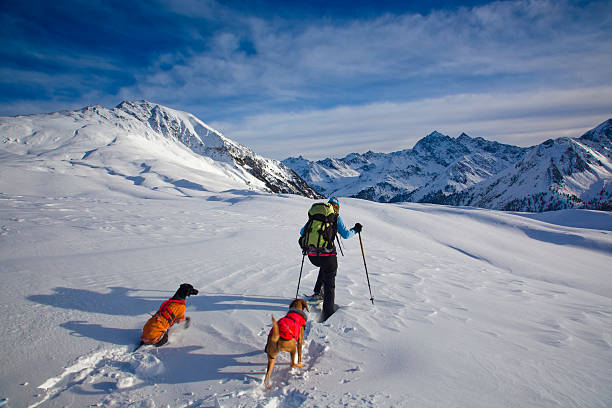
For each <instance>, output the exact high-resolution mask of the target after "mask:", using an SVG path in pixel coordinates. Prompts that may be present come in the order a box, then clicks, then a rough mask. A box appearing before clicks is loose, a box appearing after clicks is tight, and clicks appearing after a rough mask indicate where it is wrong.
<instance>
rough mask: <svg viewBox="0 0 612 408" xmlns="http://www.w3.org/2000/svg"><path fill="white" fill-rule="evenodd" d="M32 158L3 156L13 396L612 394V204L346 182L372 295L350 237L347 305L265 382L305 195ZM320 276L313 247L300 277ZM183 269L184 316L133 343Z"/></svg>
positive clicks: (462, 399) (75, 402) (275, 400)
mask: <svg viewBox="0 0 612 408" xmlns="http://www.w3.org/2000/svg"><path fill="white" fill-rule="evenodd" d="M118 142H119V143H120V140H119V141H118ZM11 163H12V164H11V166H13V165H14V162H11ZM28 163H29V164H28V165H27V166H21V167H19V168H18V170H19V171H16V170H15V169H14V168H13V167H10V166H9V167H5V166H4V165H3V164H2V169H1V170H2V171H1V172H0V191H1V192H2V193H1V194H0V279H1V280H2V283H3V284H2V286H1V287H0V295H1V296H0V299H1V300H0V306H2V310H3V313H2V315H1V316H0V335H1V337H2V339H3V347H2V348H0V361H2V370H1V374H0V404H3V406H10V407H28V406H30V407H63V406H79V407H81V406H114V407H135V406H136V407H160V406H172V407H321V406H333V407H398V406H418V407H425V408H427V407H440V406H466V407H483V408H484V407H487V408H491V407H493V408H495V407H507V406H530V407H531V406H533V407H558V406H584V407H601V408H604V407H608V406H610V403H611V402H612V392H611V391H610V387H609V384H610V383H611V382H612V337H611V336H610V333H612V297H611V295H610V294H611V293H612V280H611V279H610V268H609V265H610V264H611V262H612V238H611V235H610V234H611V233H612V215H611V214H610V213H605V212H597V211H588V210H564V211H559V212H549V213H545V214H525V213H504V212H498V211H492V210H484V209H475V208H471V209H466V208H453V207H445V206H436V205H424V204H401V205H400V204H381V203H374V202H370V201H364V200H358V199H350V198H341V200H342V216H343V218H344V220H345V222H347V223H348V224H352V223H353V222H360V223H362V224H363V226H364V227H363V232H362V239H363V244H364V250H365V256H366V259H367V265H368V270H369V279H370V282H371V286H372V291H373V295H374V298H375V304H374V305H372V304H371V302H370V300H369V297H370V296H369V291H368V286H367V282H366V276H365V270H364V266H363V260H362V257H361V250H360V247H359V241H358V239H357V238H352V239H350V240H346V241H344V242H343V243H344V253H345V256H344V257H339V270H338V275H337V280H336V303H337V304H339V305H340V308H339V309H338V310H337V311H336V313H335V314H334V315H333V316H331V318H330V319H329V320H327V321H326V322H325V323H317V322H316V321H317V313H319V312H318V310H317V309H316V307H313V309H311V312H310V319H309V321H308V323H307V326H306V335H305V339H306V344H305V345H304V355H303V361H304V368H303V369H291V368H290V366H289V357H288V355H283V354H281V355H279V357H278V363H277V365H276V369H275V370H274V373H273V375H272V388H271V389H270V390H266V389H265V388H264V386H263V384H262V379H263V377H264V374H265V368H266V361H267V360H266V355H265V353H264V352H263V348H264V346H265V343H266V338H267V335H268V333H269V331H270V327H271V318H270V316H271V315H273V316H274V317H275V318H277V319H278V318H280V317H282V316H284V315H285V314H286V313H287V309H288V305H289V302H290V301H291V300H292V298H293V296H294V295H295V293H296V289H297V281H298V276H299V271H300V262H301V259H302V256H301V251H300V249H299V247H298V245H297V234H298V231H299V229H300V227H301V226H302V225H303V223H304V222H305V221H306V213H307V209H308V208H309V207H310V205H311V204H312V202H313V201H312V200H310V199H307V198H304V197H300V196H296V195H271V194H266V193H264V192H258V191H253V190H240V189H234V190H228V191H221V192H220V191H214V188H213V186H211V185H209V184H206V183H204V181H202V183H203V184H202V189H201V190H198V192H197V195H195V194H194V195H193V196H191V197H186V196H177V195H173V194H168V193H167V192H166V191H163V190H161V189H158V190H146V191H147V194H146V195H144V194H143V188H142V186H141V185H137V184H135V183H131V182H129V183H128V182H126V181H125V180H124V179H123V178H119V177H109V176H108V174H106V173H105V172H97V171H93V172H91V173H90V174H89V175H88V177H87V178H83V177H82V176H81V175H79V174H74V173H69V172H68V173H66V172H62V173H60V172H53V171H51V170H50V169H48V168H43V170H41V169H38V168H36V167H35V165H33V164H32V163H31V162H28ZM154 169H155V166H152V168H151V169H150V171H154ZM143 170H144V169H143ZM145 174H146V173H145ZM145 182H146V181H145ZM316 276H317V268H315V267H313V266H312V265H310V264H309V263H308V261H306V263H305V265H304V270H303V274H302V277H301V287H300V289H299V293H303V292H310V291H311V290H312V287H313V285H314V283H315V280H316ZM183 282H189V283H192V284H193V285H194V286H195V287H196V288H198V289H199V290H200V293H199V294H198V295H197V296H192V297H190V298H189V299H187V303H186V306H187V315H188V316H190V317H191V326H190V328H189V329H187V330H185V329H184V328H183V327H182V325H176V326H175V327H173V328H172V329H171V332H170V342H169V344H167V345H165V346H164V347H161V348H159V349H155V348H151V347H144V348H141V349H140V350H138V351H137V352H135V353H133V352H132V350H133V349H134V347H135V345H136V344H137V342H138V340H139V336H140V333H141V330H142V327H143V325H144V323H145V322H146V320H147V319H148V318H149V316H150V314H151V313H153V312H155V311H156V310H157V309H158V307H159V305H160V304H161V302H163V301H164V300H165V299H167V298H168V297H170V296H172V294H173V293H174V291H175V290H176V288H177V287H178V285H179V284H181V283H183ZM0 406H1V405H0Z"/></svg>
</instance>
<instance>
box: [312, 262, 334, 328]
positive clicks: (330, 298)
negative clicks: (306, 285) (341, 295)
mask: <svg viewBox="0 0 612 408" xmlns="http://www.w3.org/2000/svg"><path fill="white" fill-rule="evenodd" d="M308 260H310V263H312V264H313V265H314V266H318V267H319V268H320V269H319V276H317V283H316V284H315V293H319V291H320V290H321V285H323V320H327V318H328V317H329V316H331V315H332V314H333V313H334V300H335V297H336V272H337V271H338V258H337V257H336V255H331V256H312V255H308Z"/></svg>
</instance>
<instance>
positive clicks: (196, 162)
mask: <svg viewBox="0 0 612 408" xmlns="http://www.w3.org/2000/svg"><path fill="white" fill-rule="evenodd" d="M0 149H2V152H4V154H5V156H4V157H6V158H8V157H10V158H13V159H15V158H17V157H19V160H21V161H23V160H24V159H27V158H31V159H32V160H37V161H39V162H41V161H44V162H45V163H47V165H49V166H50V164H49V163H50V162H53V161H55V162H56V164H57V165H60V166H61V165H65V166H67V167H81V168H82V167H87V168H90V169H101V170H104V171H106V172H107V173H108V174H110V175H121V176H123V177H124V178H126V179H128V180H131V181H133V182H134V183H137V184H139V185H142V186H144V187H149V188H152V189H160V188H171V189H181V191H187V190H189V189H192V190H193V189H196V190H198V189H199V190H204V189H206V188H207V186H209V185H210V184H212V185H214V186H216V188H220V189H223V188H242V187H244V188H247V189H253V190H257V191H267V192H274V193H288V194H299V195H303V196H306V197H311V198H317V197H319V194H318V193H316V192H315V191H314V190H313V189H312V188H310V187H309V186H308V184H307V183H306V182H305V181H304V180H303V179H301V178H300V177H299V176H298V175H297V174H295V172H293V171H292V170H291V169H289V168H288V167H287V166H285V165H284V164H282V163H281V162H279V161H277V160H272V159H267V158H264V157H262V156H260V155H258V154H256V153H255V152H253V151H252V150H251V149H249V148H248V147H246V146H243V145H241V144H239V143H236V142H234V141H233V140H231V139H228V138H227V137H225V136H224V135H223V134H221V133H220V132H218V131H216V130H215V129H213V128H211V127H209V126H208V125H206V124H205V123H204V122H202V121H201V120H199V119H198V118H196V117H195V116H193V115H191V114H189V113H186V112H181V111H177V110H174V109H170V108H167V107H164V106H161V105H157V104H153V103H150V102H147V101H137V102H128V101H126V102H122V103H121V104H119V105H118V106H117V107H115V108H113V109H107V108H104V107H102V106H88V107H86V108H83V109H81V110H78V111H64V112H56V113H51V114H47V115H29V116H19V117H4V118H0Z"/></svg>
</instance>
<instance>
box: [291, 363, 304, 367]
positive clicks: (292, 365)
mask: <svg viewBox="0 0 612 408" xmlns="http://www.w3.org/2000/svg"><path fill="white" fill-rule="evenodd" d="M291 367H294V368H302V367H304V364H302V363H294V364H291Z"/></svg>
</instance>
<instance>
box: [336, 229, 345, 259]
mask: <svg viewBox="0 0 612 408" xmlns="http://www.w3.org/2000/svg"><path fill="white" fill-rule="evenodd" d="M336 241H338V248H340V253H341V254H342V256H344V251H343V250H342V244H341V243H340V238H338V233H336Z"/></svg>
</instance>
